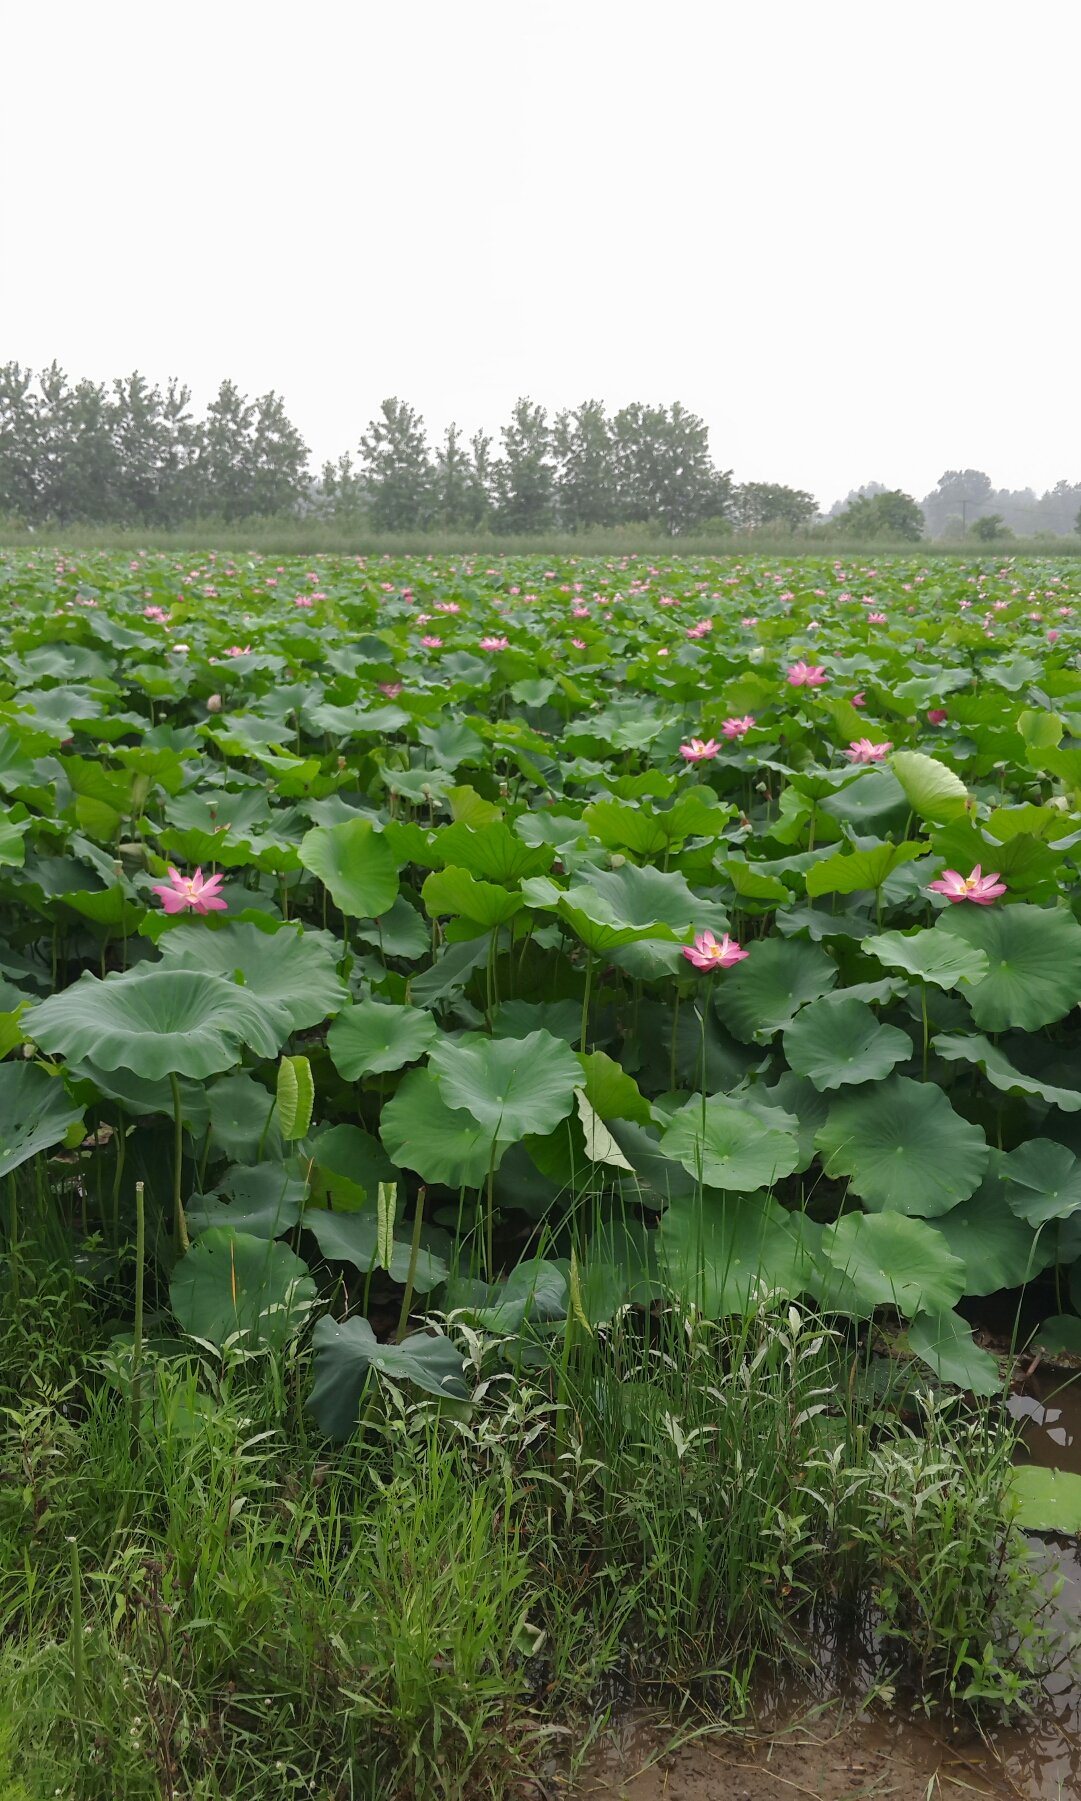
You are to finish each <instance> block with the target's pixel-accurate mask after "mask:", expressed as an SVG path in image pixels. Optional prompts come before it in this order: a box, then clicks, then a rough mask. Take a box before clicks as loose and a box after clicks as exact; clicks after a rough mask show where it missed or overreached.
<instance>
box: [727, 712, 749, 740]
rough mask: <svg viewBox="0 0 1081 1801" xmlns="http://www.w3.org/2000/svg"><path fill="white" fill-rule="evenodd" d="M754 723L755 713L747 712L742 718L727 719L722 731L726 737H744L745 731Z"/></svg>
mask: <svg viewBox="0 0 1081 1801" xmlns="http://www.w3.org/2000/svg"><path fill="white" fill-rule="evenodd" d="M753 725H754V714H753V713H745V714H744V716H743V718H742V719H726V720H725V722H724V724H723V725H722V727H721V731H722V732H723V733H724V735H725V737H726V738H742V737H743V734H744V732H749V731H750V730H751V727H752V726H753Z"/></svg>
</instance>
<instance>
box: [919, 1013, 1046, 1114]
mask: <svg viewBox="0 0 1081 1801" xmlns="http://www.w3.org/2000/svg"><path fill="white" fill-rule="evenodd" d="M931 1045H932V1048H933V1049H934V1050H935V1051H937V1052H938V1055H939V1056H940V1057H943V1058H945V1060H946V1062H947V1063H973V1064H975V1065H976V1067H977V1068H978V1069H982V1070H983V1073H984V1075H985V1076H986V1077H987V1080H988V1081H989V1082H990V1084H991V1086H992V1088H998V1089H1001V1091H1002V1092H1003V1093H1004V1094H1032V1095H1036V1096H1037V1097H1038V1099H1040V1100H1042V1101H1046V1102H1047V1103H1048V1105H1049V1106H1051V1107H1061V1109H1062V1111H1063V1112H1064V1113H1077V1112H1078V1111H1079V1110H1081V1089H1079V1088H1056V1087H1055V1086H1054V1085H1053V1084H1052V1083H1050V1082H1041V1081H1040V1080H1039V1079H1038V1078H1037V1077H1036V1076H1026V1075H1025V1074H1024V1073H1023V1072H1022V1071H1021V1070H1019V1069H1015V1068H1014V1066H1013V1064H1012V1063H1011V1062H1010V1059H1009V1058H1008V1057H1007V1055H1006V1053H1005V1051H1001V1050H999V1048H998V1046H997V1045H995V1044H992V1043H991V1042H990V1040H989V1039H987V1038H985V1037H984V1036H983V1034H982V1033H977V1032H938V1033H936V1035H935V1037H934V1038H932V1040H931Z"/></svg>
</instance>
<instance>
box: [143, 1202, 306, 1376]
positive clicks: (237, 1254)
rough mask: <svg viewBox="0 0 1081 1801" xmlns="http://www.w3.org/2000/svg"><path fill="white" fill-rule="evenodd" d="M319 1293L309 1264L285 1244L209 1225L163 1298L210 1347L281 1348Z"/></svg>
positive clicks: (181, 1262)
mask: <svg viewBox="0 0 1081 1801" xmlns="http://www.w3.org/2000/svg"><path fill="white" fill-rule="evenodd" d="M317 1298H318V1292H317V1290H316V1286H315V1283H314V1282H313V1281H312V1279H311V1277H310V1276H309V1274H308V1266H307V1264H306V1263H304V1262H302V1260H301V1259H300V1258H299V1257H297V1256H296V1255H295V1254H294V1253H293V1252H292V1251H291V1250H290V1249H289V1247H288V1245H284V1244H279V1243H277V1241H276V1240H274V1239H267V1238H256V1237H255V1236H254V1234H252V1233H250V1232H235V1231H233V1230H231V1229H230V1228H229V1227H227V1226H212V1227H210V1228H209V1229H208V1230H207V1231H205V1232H204V1233H203V1234H202V1235H201V1237H200V1238H198V1239H197V1240H196V1242H195V1244H193V1245H192V1248H191V1250H190V1251H187V1252H186V1253H185V1254H184V1256H183V1257H182V1258H181V1259H180V1262H179V1263H178V1264H177V1266H176V1268H175V1269H174V1271H173V1277H172V1281H171V1282H170V1284H169V1300H170V1303H171V1305H172V1309H173V1312H174V1313H175V1314H176V1317H177V1319H178V1320H179V1322H180V1324H181V1326H182V1327H183V1329H184V1331H185V1332H187V1333H190V1335H191V1336H192V1337H193V1338H205V1339H208V1340H209V1341H210V1343H211V1344H214V1345H224V1344H226V1343H228V1342H229V1341H231V1340H237V1341H238V1342H239V1343H240V1344H242V1345H243V1346H244V1348H245V1349H248V1350H252V1349H258V1348H261V1349H268V1348H269V1349H272V1350H280V1349H281V1347H282V1345H284V1344H285V1343H286V1342H287V1340H288V1339H290V1338H292V1337H294V1336H295V1334H296V1333H297V1332H299V1331H300V1328H301V1327H302V1326H303V1324H304V1322H305V1321H306V1319H307V1317H308V1315H309V1313H310V1312H311V1310H312V1308H313V1307H314V1305H315V1303H316V1300H317Z"/></svg>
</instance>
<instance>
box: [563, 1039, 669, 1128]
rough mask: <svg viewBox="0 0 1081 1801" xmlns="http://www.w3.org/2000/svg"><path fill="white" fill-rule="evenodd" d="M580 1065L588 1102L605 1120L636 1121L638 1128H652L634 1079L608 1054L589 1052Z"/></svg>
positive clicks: (643, 1100) (641, 1094) (646, 1102)
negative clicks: (641, 1126) (642, 1126)
mask: <svg viewBox="0 0 1081 1801" xmlns="http://www.w3.org/2000/svg"><path fill="white" fill-rule="evenodd" d="M578 1062H579V1064H580V1065H581V1069H582V1087H583V1088H584V1089H585V1093H586V1099H587V1100H588V1101H589V1104H590V1106H591V1107H593V1108H594V1109H595V1110H596V1112H597V1113H599V1114H600V1116H601V1118H602V1119H634V1120H637V1121H638V1123H639V1125H648V1124H649V1122H650V1118H651V1117H652V1116H651V1114H650V1110H649V1102H648V1101H647V1100H646V1098H645V1096H644V1094H643V1093H642V1092H641V1090H640V1088H639V1087H638V1084H637V1082H636V1081H635V1079H634V1077H633V1076H629V1075H628V1074H627V1072H626V1070H625V1069H622V1068H621V1067H620V1065H619V1064H618V1063H617V1062H616V1061H615V1059H614V1058H613V1057H610V1056H609V1055H608V1053H607V1051H587V1052H585V1053H584V1054H583V1055H582V1056H580V1057H579V1058H578Z"/></svg>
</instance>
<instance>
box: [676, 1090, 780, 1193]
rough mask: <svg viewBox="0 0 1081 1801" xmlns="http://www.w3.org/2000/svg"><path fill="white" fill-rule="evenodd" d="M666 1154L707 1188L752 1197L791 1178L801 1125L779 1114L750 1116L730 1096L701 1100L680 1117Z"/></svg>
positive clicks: (770, 1110)
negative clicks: (783, 1177)
mask: <svg viewBox="0 0 1081 1801" xmlns="http://www.w3.org/2000/svg"><path fill="white" fill-rule="evenodd" d="M661 1150H662V1151H663V1152H664V1154H665V1155H666V1156H668V1157H675V1158H676V1159H678V1161H679V1162H680V1163H682V1165H683V1167H684V1169H685V1170H687V1171H688V1173H689V1174H690V1175H692V1176H695V1177H696V1178H698V1179H699V1180H700V1181H701V1182H703V1183H704V1184H705V1186H706V1187H707V1188H718V1189H727V1190H731V1191H733V1192H735V1193H741V1194H750V1193H752V1192H753V1191H754V1190H756V1189H759V1188H769V1187H770V1186H771V1185H772V1184H773V1183H774V1182H776V1181H778V1180H779V1179H780V1178H781V1177H782V1176H788V1175H791V1173H792V1171H793V1170H794V1169H795V1167H796V1164H797V1162H798V1161H799V1141H798V1137H797V1130H796V1121H795V1120H794V1119H792V1118H791V1117H790V1116H789V1115H788V1114H787V1113H782V1112H781V1111H780V1109H779V1108H775V1107H765V1108H763V1109H762V1110H761V1111H760V1112H752V1111H750V1110H749V1109H748V1108H747V1107H746V1106H745V1105H744V1104H743V1103H742V1102H741V1101H739V1100H735V1099H732V1098H730V1097H729V1096H728V1095H720V1094H715V1095H711V1096H710V1097H709V1099H708V1100H706V1101H705V1103H704V1104H703V1102H702V1100H701V1099H699V1098H697V1097H696V1098H695V1099H694V1100H691V1101H688V1102H687V1104H686V1106H685V1107H681V1108H680V1109H679V1111H678V1113H676V1114H674V1115H673V1117H672V1120H671V1123H670V1124H669V1126H668V1129H667V1130H666V1132H665V1133H664V1136H663V1138H662V1139H661Z"/></svg>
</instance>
